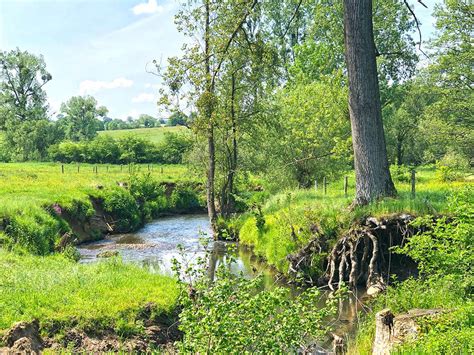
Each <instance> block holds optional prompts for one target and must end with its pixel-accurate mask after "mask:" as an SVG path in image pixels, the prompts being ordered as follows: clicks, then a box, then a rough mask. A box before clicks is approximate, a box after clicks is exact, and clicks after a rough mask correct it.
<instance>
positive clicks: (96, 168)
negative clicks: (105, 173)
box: [95, 165, 99, 175]
mask: <svg viewBox="0 0 474 355" xmlns="http://www.w3.org/2000/svg"><path fill="white" fill-rule="evenodd" d="M95 173H96V175H97V174H98V173H99V168H98V167H97V165H96V166H95Z"/></svg>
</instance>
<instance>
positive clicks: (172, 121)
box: [98, 111, 190, 131]
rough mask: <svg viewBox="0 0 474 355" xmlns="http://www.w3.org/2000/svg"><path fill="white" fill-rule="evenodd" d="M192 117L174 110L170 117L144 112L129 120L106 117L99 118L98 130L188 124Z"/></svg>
mask: <svg viewBox="0 0 474 355" xmlns="http://www.w3.org/2000/svg"><path fill="white" fill-rule="evenodd" d="M189 119H190V117H188V116H187V115H186V114H185V113H183V112H179V111H177V112H174V113H173V114H172V115H171V116H170V117H169V118H167V119H164V118H155V117H153V116H150V115H146V114H142V115H140V116H139V117H138V118H137V119H134V118H133V117H128V118H127V120H125V121H124V120H121V119H118V118H110V117H104V118H103V119H102V120H98V130H100V131H114V130H119V129H136V128H153V127H161V126H164V125H165V126H172V127H174V126H187V124H188V121H189Z"/></svg>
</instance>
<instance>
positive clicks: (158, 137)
mask: <svg viewBox="0 0 474 355" xmlns="http://www.w3.org/2000/svg"><path fill="white" fill-rule="evenodd" d="M188 131H189V130H188V128H186V127H182V126H177V127H155V128H136V129H119V130H111V131H100V132H98V133H99V135H107V136H110V137H112V138H124V137H127V136H134V137H138V138H142V139H145V140H148V141H150V142H152V143H161V142H162V141H163V139H164V136H165V133H166V132H173V133H182V134H186V133H187V132H188Z"/></svg>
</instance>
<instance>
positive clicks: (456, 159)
mask: <svg viewBox="0 0 474 355" xmlns="http://www.w3.org/2000/svg"><path fill="white" fill-rule="evenodd" d="M436 166H437V173H438V176H439V178H440V180H441V181H454V180H457V179H459V178H460V177H462V175H463V172H465V171H467V170H468V169H469V160H468V159H467V158H466V157H465V156H463V155H462V154H459V153H456V152H453V151H451V152H448V153H446V155H445V156H444V157H443V158H442V159H441V160H440V161H439V162H438V163H437V164H436Z"/></svg>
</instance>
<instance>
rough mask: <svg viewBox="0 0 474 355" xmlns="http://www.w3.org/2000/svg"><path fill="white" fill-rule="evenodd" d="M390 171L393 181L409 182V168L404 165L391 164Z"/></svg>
mask: <svg viewBox="0 0 474 355" xmlns="http://www.w3.org/2000/svg"><path fill="white" fill-rule="evenodd" d="M390 173H391V174H392V178H393V179H394V180H395V181H399V182H410V181H411V169H410V168H409V167H408V166H406V165H392V166H391V167H390Z"/></svg>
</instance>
